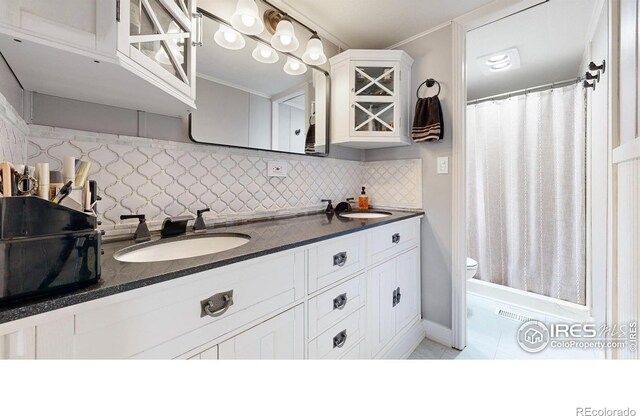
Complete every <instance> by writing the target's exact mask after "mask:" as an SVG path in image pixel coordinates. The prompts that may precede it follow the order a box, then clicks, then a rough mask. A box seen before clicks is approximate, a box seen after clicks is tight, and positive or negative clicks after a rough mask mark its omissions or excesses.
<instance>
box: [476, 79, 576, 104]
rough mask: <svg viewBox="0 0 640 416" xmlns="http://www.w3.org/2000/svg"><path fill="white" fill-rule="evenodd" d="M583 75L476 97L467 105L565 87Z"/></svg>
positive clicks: (574, 82)
mask: <svg viewBox="0 0 640 416" xmlns="http://www.w3.org/2000/svg"><path fill="white" fill-rule="evenodd" d="M584 79H585V78H584V77H578V78H573V79H568V80H566V81H558V82H552V83H550V84H544V85H539V86H537V87H531V88H525V89H522V90H517V91H512V92H505V93H502V94H496V95H491V96H489V97H484V98H478V99H476V100H469V101H467V105H469V104H480V103H484V102H487V101H499V100H500V99H506V98H511V97H517V96H520V95H526V94H528V93H530V92H541V91H545V90H551V89H554V88H562V87H566V86H568V85H571V84H577V83H579V82H582V81H584Z"/></svg>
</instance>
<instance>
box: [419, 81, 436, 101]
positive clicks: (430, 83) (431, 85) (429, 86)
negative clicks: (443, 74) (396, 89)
mask: <svg viewBox="0 0 640 416" xmlns="http://www.w3.org/2000/svg"><path fill="white" fill-rule="evenodd" d="M436 84H437V85H438V92H437V93H436V95H435V97H437V96H439V95H440V83H439V82H438V81H436V80H435V79H433V78H428V79H427V80H426V81H425V82H423V83H422V84H420V85H418V89H417V90H416V97H417V98H420V88H422V86H423V85H426V86H427V88H431V87H433V86H434V85H436Z"/></svg>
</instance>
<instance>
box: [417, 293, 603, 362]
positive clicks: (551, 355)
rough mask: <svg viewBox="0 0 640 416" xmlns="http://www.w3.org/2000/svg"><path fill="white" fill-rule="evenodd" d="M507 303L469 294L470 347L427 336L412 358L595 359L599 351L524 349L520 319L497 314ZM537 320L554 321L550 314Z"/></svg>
mask: <svg viewBox="0 0 640 416" xmlns="http://www.w3.org/2000/svg"><path fill="white" fill-rule="evenodd" d="M501 306H504V307H507V308H509V307H508V306H507V305H504V304H501V303H499V302H496V301H494V300H491V299H487V298H484V297H481V296H478V295H474V294H472V293H469V294H468V295H467V310H468V312H467V347H466V348H465V349H464V351H458V350H455V349H452V348H448V347H445V346H444V345H440V344H438V343H437V342H434V341H431V340H429V339H425V340H424V341H422V343H421V344H420V345H419V346H418V347H417V348H416V349H415V350H414V351H413V353H412V354H411V356H410V357H409V359H417V360H429V359H452V360H464V359H471V360H473V359H480V360H481V359H506V360H509V359H587V360H588V359H596V358H597V357H598V356H597V352H596V351H593V350H583V349H552V348H549V347H548V348H547V349H545V350H543V351H541V352H539V353H536V354H531V353H528V352H525V351H523V350H522V349H521V348H520V346H519V345H518V343H517V342H516V333H517V330H518V328H519V327H520V324H521V323H520V322H518V321H513V320H510V319H508V318H504V317H502V316H498V315H497V314H496V309H497V308H499V307H501ZM511 309H513V308H512V307H511ZM529 316H531V315H529ZM535 317H536V318H537V319H540V320H542V319H544V320H547V321H550V320H552V319H551V317H548V316H535Z"/></svg>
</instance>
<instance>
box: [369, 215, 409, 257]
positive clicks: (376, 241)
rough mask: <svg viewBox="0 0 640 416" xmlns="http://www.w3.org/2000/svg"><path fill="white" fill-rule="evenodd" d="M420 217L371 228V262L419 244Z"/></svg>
mask: <svg viewBox="0 0 640 416" xmlns="http://www.w3.org/2000/svg"><path fill="white" fill-rule="evenodd" d="M419 236H420V219H419V218H411V219H408V220H405V221H398V222H394V223H391V224H388V225H383V226H381V227H377V228H374V229H372V230H371V234H370V257H371V258H370V260H371V263H370V264H374V263H378V262H380V261H382V260H386V259H388V258H391V257H393V256H395V255H396V254H397V253H399V252H401V251H403V250H405V249H407V248H409V247H412V246H415V245H417V244H418V238H419Z"/></svg>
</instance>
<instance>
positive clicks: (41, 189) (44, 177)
mask: <svg viewBox="0 0 640 416" xmlns="http://www.w3.org/2000/svg"><path fill="white" fill-rule="evenodd" d="M36 177H37V179H38V196H39V197H40V198H43V199H47V200H48V199H49V164H48V163H36Z"/></svg>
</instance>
